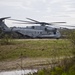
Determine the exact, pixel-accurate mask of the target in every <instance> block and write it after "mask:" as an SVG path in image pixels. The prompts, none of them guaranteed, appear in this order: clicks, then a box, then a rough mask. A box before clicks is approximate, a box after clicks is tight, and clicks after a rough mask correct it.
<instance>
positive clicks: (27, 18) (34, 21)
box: [26, 18, 39, 22]
mask: <svg viewBox="0 0 75 75" xmlns="http://www.w3.org/2000/svg"><path fill="white" fill-rule="evenodd" d="M26 19H28V20H31V21H34V22H39V21H36V20H33V19H31V18H26Z"/></svg>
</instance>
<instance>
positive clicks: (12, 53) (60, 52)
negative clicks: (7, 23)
mask: <svg viewBox="0 0 75 75" xmlns="http://www.w3.org/2000/svg"><path fill="white" fill-rule="evenodd" d="M70 55H72V47H71V44H70V41H68V40H66V39H59V40H56V39H28V40H27V39H25V40H24V39H20V40H13V44H11V45H0V61H2V60H9V59H10V60H14V59H18V58H20V57H21V56H22V57H23V58H37V57H39V58H40V57H41V58H44V57H45V58H46V57H47V58H50V57H60V56H70Z"/></svg>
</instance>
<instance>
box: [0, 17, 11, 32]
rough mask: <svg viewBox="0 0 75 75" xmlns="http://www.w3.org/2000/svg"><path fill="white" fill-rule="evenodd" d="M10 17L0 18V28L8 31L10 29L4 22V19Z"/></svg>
mask: <svg viewBox="0 0 75 75" xmlns="http://www.w3.org/2000/svg"><path fill="white" fill-rule="evenodd" d="M8 18H10V17H4V18H0V29H1V30H3V31H9V30H10V29H9V28H8V27H7V26H6V24H5V23H4V20H5V19H8Z"/></svg>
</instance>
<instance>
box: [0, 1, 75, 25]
mask: <svg viewBox="0 0 75 75" xmlns="http://www.w3.org/2000/svg"><path fill="white" fill-rule="evenodd" d="M6 16H11V18H14V19H22V20H26V17H29V18H32V19H35V20H38V21H46V22H51V21H66V22H67V23H68V24H75V0H0V18H1V17H6ZM6 23H7V24H8V26H15V25H16V24H12V23H11V21H6ZM17 26H20V25H17ZM21 26H22V25H21Z"/></svg>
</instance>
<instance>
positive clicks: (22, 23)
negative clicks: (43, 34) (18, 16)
mask: <svg viewBox="0 0 75 75" xmlns="http://www.w3.org/2000/svg"><path fill="white" fill-rule="evenodd" d="M13 23H15V24H35V23H32V22H29V23H17V22H13Z"/></svg>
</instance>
